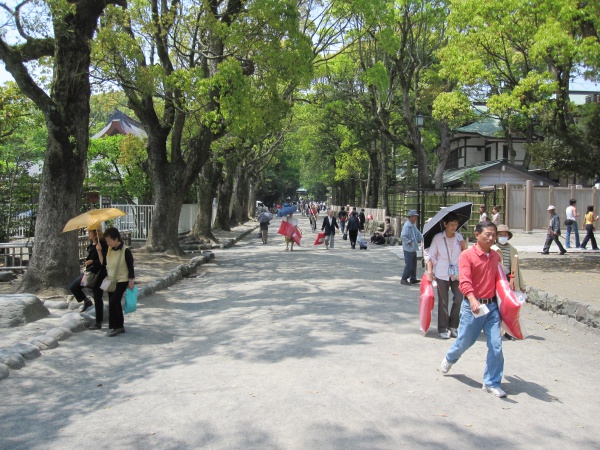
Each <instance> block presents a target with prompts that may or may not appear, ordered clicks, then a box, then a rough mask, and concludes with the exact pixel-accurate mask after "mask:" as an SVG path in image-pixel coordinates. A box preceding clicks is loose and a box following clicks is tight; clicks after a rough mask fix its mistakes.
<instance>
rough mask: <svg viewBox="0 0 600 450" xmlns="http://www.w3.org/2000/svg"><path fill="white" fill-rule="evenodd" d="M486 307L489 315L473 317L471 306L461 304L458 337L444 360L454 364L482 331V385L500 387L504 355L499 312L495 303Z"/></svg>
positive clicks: (465, 303)
mask: <svg viewBox="0 0 600 450" xmlns="http://www.w3.org/2000/svg"><path fill="white" fill-rule="evenodd" d="M487 307H488V308H489V310H490V312H489V313H487V314H486V315H485V316H481V317H475V316H473V313H472V312H471V305H470V304H469V302H468V300H464V301H463V302H462V306H461V308H460V326H459V327H458V337H457V338H456V340H455V341H454V344H453V345H452V347H450V350H448V353H446V359H447V360H448V362H450V363H452V364H454V363H456V362H457V361H458V360H459V359H460V357H461V356H462V354H463V353H464V352H466V351H467V350H468V349H469V347H471V346H472V345H473V344H474V343H475V341H476V340H477V338H478V337H479V335H480V334H481V330H482V329H483V331H484V332H485V336H486V338H487V347H488V353H487V359H486V362H485V370H484V372H483V384H484V385H486V386H492V387H500V382H501V381H502V374H503V372H504V355H503V354H502V337H501V336H500V312H499V311H498V304H497V303H490V304H489V305H487Z"/></svg>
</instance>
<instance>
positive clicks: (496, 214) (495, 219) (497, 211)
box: [492, 205, 500, 226]
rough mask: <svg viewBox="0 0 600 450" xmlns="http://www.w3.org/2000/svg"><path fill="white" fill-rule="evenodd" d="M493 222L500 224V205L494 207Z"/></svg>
mask: <svg viewBox="0 0 600 450" xmlns="http://www.w3.org/2000/svg"><path fill="white" fill-rule="evenodd" d="M492 223H493V224H494V225H496V226H498V225H500V207H499V206H498V205H496V206H494V207H493V208H492Z"/></svg>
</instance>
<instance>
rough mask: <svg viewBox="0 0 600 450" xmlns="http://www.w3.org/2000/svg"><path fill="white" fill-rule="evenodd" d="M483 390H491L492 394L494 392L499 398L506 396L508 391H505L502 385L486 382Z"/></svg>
mask: <svg viewBox="0 0 600 450" xmlns="http://www.w3.org/2000/svg"><path fill="white" fill-rule="evenodd" d="M481 390H483V391H485V392H489V393H490V394H494V395H495V396H496V397H498V398H505V397H506V392H504V391H503V390H502V388H501V387H492V386H486V385H485V384H484V385H483V386H482V387H481Z"/></svg>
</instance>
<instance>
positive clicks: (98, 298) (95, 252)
mask: <svg viewBox="0 0 600 450" xmlns="http://www.w3.org/2000/svg"><path fill="white" fill-rule="evenodd" d="M87 230H88V235H89V237H90V240H91V243H90V245H88V247H87V256H86V258H85V262H84V265H85V270H86V271H89V272H92V273H96V274H98V277H97V278H96V281H95V283H94V286H92V287H91V288H90V287H89V286H86V287H88V289H91V290H92V294H93V296H94V302H93V304H94V306H95V308H94V309H95V311H96V324H95V325H93V326H92V327H91V328H92V329H97V330H99V329H101V328H102V321H103V320H104V303H103V301H102V296H103V295H104V291H103V290H102V289H100V284H101V283H102V281H103V280H104V278H106V267H104V265H103V264H102V262H101V260H100V255H102V256H103V257H106V253H107V252H108V245H107V244H106V241H105V240H104V237H103V236H102V228H101V225H100V224H96V225H91V226H89V227H88V229H87ZM84 275H85V272H84V273H82V274H81V275H79V276H78V277H77V278H75V280H74V281H73V283H71V286H70V288H69V289H70V291H71V293H72V294H73V295H74V296H75V299H76V300H77V301H78V302H83V305H82V306H81V308H80V311H85V310H87V309H88V308H89V307H90V306H92V301H91V300H90V299H89V298H88V297H87V296H86V295H85V294H84V292H83V288H84V286H82V285H81V280H82V278H83V276H84Z"/></svg>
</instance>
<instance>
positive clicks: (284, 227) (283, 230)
mask: <svg viewBox="0 0 600 450" xmlns="http://www.w3.org/2000/svg"><path fill="white" fill-rule="evenodd" d="M295 228H296V227H295V226H293V225H291V224H290V223H289V222H287V221H285V220H282V221H281V225H279V230H277V233H279V234H283V235H284V236H285V237H291V236H292V234H293V233H294V229H295Z"/></svg>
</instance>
